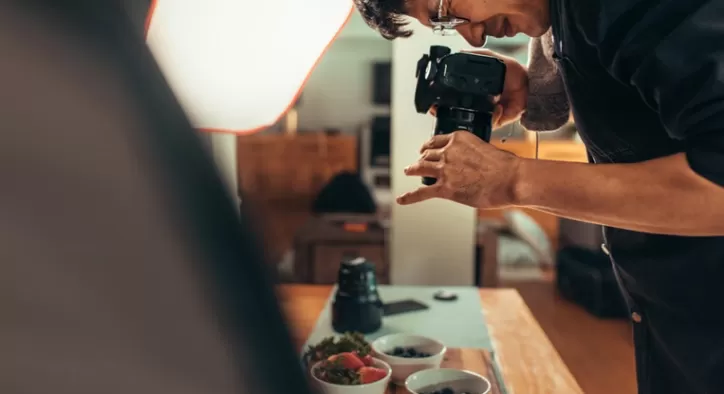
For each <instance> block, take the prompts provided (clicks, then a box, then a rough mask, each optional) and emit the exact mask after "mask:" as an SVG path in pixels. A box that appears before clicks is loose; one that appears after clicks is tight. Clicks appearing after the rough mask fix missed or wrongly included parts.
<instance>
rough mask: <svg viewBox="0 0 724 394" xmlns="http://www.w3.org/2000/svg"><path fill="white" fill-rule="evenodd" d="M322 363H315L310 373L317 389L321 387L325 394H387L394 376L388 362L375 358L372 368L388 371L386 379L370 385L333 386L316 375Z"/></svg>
mask: <svg viewBox="0 0 724 394" xmlns="http://www.w3.org/2000/svg"><path fill="white" fill-rule="evenodd" d="M321 362H322V361H319V362H317V363H315V364H314V366H313V367H312V369H311V370H310V372H311V375H312V379H314V382H315V383H316V385H317V387H319V389H320V390H321V392H322V393H324V394H385V392H386V391H387V385H388V384H389V383H390V376H391V375H392V368H390V366H389V365H388V364H387V363H386V362H384V361H382V360H380V359H377V358H374V357H373V358H372V366H373V367H377V368H381V369H384V370H385V371H387V375H385V377H384V378H382V379H380V380H378V381H376V382H372V383H368V384H356V385H343V384H333V383H329V382H325V381H324V380H322V379H319V378H318V377H317V376H316V375H315V373H314V372H315V369H317V367H319V364H320V363H321Z"/></svg>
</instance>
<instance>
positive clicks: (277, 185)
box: [236, 132, 358, 203]
mask: <svg viewBox="0 0 724 394" xmlns="http://www.w3.org/2000/svg"><path fill="white" fill-rule="evenodd" d="M236 155H237V167H238V177H239V188H240V189H241V190H242V191H243V193H244V195H246V196H251V197H253V198H256V199H259V200H268V201H283V202H287V203H294V202H299V201H301V202H303V203H307V202H308V201H310V200H312V199H313V198H314V196H315V195H316V194H317V192H319V190H320V189H321V188H322V187H324V185H325V184H326V183H327V182H328V181H329V180H330V179H331V178H332V177H333V176H335V175H336V174H338V173H340V172H344V171H352V172H356V171H357V167H358V161H357V137H356V136H353V135H327V134H325V133H321V132H320V133H304V134H261V135H260V134H252V135H243V136H239V137H238V138H237V153H236Z"/></svg>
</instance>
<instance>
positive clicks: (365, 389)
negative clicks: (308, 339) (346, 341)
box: [311, 352, 392, 394]
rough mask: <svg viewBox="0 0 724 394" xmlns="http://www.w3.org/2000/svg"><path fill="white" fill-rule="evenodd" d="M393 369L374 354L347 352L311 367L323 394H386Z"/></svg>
mask: <svg viewBox="0 0 724 394" xmlns="http://www.w3.org/2000/svg"><path fill="white" fill-rule="evenodd" d="M391 374H392V368H390V366H389V365H388V364H387V363H386V362H384V361H382V360H379V359H376V358H373V357H369V356H367V357H363V358H361V357H359V355H358V353H355V352H345V353H339V354H335V355H332V356H329V358H327V359H326V360H322V361H318V362H317V363H316V364H314V365H313V366H312V369H311V375H312V378H313V379H314V382H315V383H316V385H317V386H318V388H319V389H320V391H321V392H322V393H324V394H384V393H385V391H386V390H387V385H388V383H389V382H390V376H391Z"/></svg>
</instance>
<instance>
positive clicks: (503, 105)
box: [468, 49, 528, 129]
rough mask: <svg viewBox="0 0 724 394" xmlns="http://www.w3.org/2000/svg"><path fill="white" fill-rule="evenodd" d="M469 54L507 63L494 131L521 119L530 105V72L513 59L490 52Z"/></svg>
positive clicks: (496, 111) (494, 114)
mask: <svg viewBox="0 0 724 394" xmlns="http://www.w3.org/2000/svg"><path fill="white" fill-rule="evenodd" d="M468 53H477V54H480V55H485V56H492V57H496V58H498V59H500V60H502V61H503V63H505V67H506V70H505V82H504V83H505V86H504V87H503V93H502V94H501V95H500V97H499V99H498V101H497V103H496V106H495V112H494V113H493V129H497V128H500V127H502V126H505V125H507V124H509V123H512V122H515V121H516V120H518V119H520V116H521V115H522V114H523V111H525V108H526V105H527V104H528V70H526V68H525V67H524V66H523V65H522V64H520V63H518V61H517V60H515V59H513V58H512V57H507V56H503V55H500V54H497V53H495V52H493V51H490V50H485V49H484V50H480V51H468Z"/></svg>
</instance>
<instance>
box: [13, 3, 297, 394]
mask: <svg viewBox="0 0 724 394" xmlns="http://www.w3.org/2000/svg"><path fill="white" fill-rule="evenodd" d="M240 3H242V4H246V3H250V2H243V1H242V2H240ZM255 4H261V3H255ZM277 4H278V3H277ZM250 7H251V6H250ZM280 9H281V8H280ZM242 19H243V18H242ZM180 39H181V40H183V38H180ZM257 39H259V37H257ZM239 45H240V46H243V42H239ZM0 53H2V55H3V59H2V61H0V86H2V88H1V89H0V130H2V132H0V185H1V186H0V190H1V191H0V311H2V319H0V349H2V350H1V351H0V393H3V394H21V393H28V394H31V393H33V394H34V393H54V394H98V393H103V394H127V393H134V394H158V393H174V394H198V393H214V394H232V393H233V394H238V393H252V392H263V393H269V394H277V393H278V394H282V393H284V394H289V393H299V394H309V391H308V390H307V384H306V379H305V375H304V373H303V372H302V370H301V365H300V363H299V360H298V355H297V353H296V352H295V349H294V345H293V343H292V340H291V338H290V336H289V332H288V329H287V326H286V325H285V321H284V319H283V315H282V312H281V310H280V308H279V306H278V304H277V302H276V297H275V294H274V287H273V282H272V280H271V278H270V277H269V276H268V275H267V272H266V265H265V264H264V263H263V256H262V253H261V251H260V244H259V243H258V242H257V240H256V238H257V237H256V235H255V234H254V233H253V232H252V230H251V229H252V228H253V227H252V226H251V225H250V224H249V223H248V220H247V218H248V216H247V215H246V214H245V212H243V209H242V212H241V215H240V216H239V215H238V214H237V211H236V208H235V206H234V205H235V202H234V201H233V200H232V199H231V198H230V196H229V195H228V194H227V193H226V191H225V190H224V187H223V184H222V182H221V177H220V175H219V173H218V172H217V171H216V168H215V166H214V162H213V160H212V158H211V156H210V154H209V151H208V150H207V149H205V148H204V147H203V145H202V144H201V139H200V136H199V135H198V133H196V131H195V130H194V127H193V126H192V124H191V122H190V121H189V120H188V119H187V117H186V115H185V113H184V112H183V110H182V107H181V106H180V105H179V103H178V101H177V100H176V97H174V95H173V92H172V90H171V89H170V87H169V86H168V85H167V84H166V81H165V79H164V76H163V74H162V72H161V70H160V69H159V68H158V66H157V64H156V62H155V61H154V58H153V56H152V54H151V52H150V51H149V50H148V47H147V46H146V45H145V42H144V39H143V35H142V34H139V31H138V25H137V24H136V25H134V24H133V23H132V21H131V20H130V19H129V18H128V17H127V14H126V12H125V11H124V9H123V8H122V7H121V5H120V3H119V2H100V1H96V0H77V1H72V2H70V1H59V0H26V1H22V2H20V1H15V0H0ZM253 58H254V56H251V55H250V56H249V59H253ZM239 71H240V72H242V73H243V68H241V69H240V70H239ZM265 75H267V74H265ZM257 78H260V76H259V75H257ZM271 78H273V76H272V77H271ZM269 86H273V85H269ZM247 93H248V95H249V96H250V97H263V95H264V91H256V92H252V90H251V89H250V90H249V91H247ZM252 93H253V94H252ZM252 112H253V108H243V107H240V108H239V113H240V114H243V113H252ZM242 208H243V207H242ZM280 377H282V378H281V379H280Z"/></svg>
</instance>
